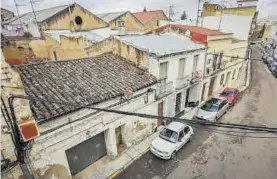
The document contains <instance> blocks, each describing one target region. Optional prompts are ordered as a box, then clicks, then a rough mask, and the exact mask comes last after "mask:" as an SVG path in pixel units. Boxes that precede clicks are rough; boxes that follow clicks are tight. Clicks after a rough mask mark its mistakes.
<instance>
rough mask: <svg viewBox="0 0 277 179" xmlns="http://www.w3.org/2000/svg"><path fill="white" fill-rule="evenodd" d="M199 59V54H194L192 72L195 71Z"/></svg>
mask: <svg viewBox="0 0 277 179" xmlns="http://www.w3.org/2000/svg"><path fill="white" fill-rule="evenodd" d="M198 61H199V55H194V57H193V72H196V70H197V66H198Z"/></svg>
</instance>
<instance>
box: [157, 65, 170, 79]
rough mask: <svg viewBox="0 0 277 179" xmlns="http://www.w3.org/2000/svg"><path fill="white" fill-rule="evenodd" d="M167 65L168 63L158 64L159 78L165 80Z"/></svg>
mask: <svg viewBox="0 0 277 179" xmlns="http://www.w3.org/2000/svg"><path fill="white" fill-rule="evenodd" d="M167 64H168V62H164V63H160V72H159V77H160V78H167Z"/></svg>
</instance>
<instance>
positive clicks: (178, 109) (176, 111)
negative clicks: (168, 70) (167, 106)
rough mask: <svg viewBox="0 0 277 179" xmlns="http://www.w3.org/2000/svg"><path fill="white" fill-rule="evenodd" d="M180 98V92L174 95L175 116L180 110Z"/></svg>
mask: <svg viewBox="0 0 277 179" xmlns="http://www.w3.org/2000/svg"><path fill="white" fill-rule="evenodd" d="M181 99H182V92H180V93H178V94H177V95H176V102H175V116H176V115H177V114H179V113H180V112H181Z"/></svg>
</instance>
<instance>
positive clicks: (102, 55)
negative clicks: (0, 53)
mask: <svg viewBox="0 0 277 179" xmlns="http://www.w3.org/2000/svg"><path fill="white" fill-rule="evenodd" d="M108 55H112V53H110V52H108V53H104V54H101V55H99V56H95V57H84V58H75V59H67V60H59V61H43V62H38V63H28V64H19V65H13V66H12V67H13V68H18V67H21V66H35V65H41V64H49V63H66V62H70V61H80V60H84V59H90V58H98V57H104V56H108Z"/></svg>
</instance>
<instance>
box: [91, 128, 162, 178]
mask: <svg viewBox="0 0 277 179" xmlns="http://www.w3.org/2000/svg"><path fill="white" fill-rule="evenodd" d="M160 130H162V127H161V128H159V129H158V132H156V133H154V134H151V135H150V136H148V137H147V138H146V139H144V140H143V141H142V142H140V143H139V144H137V145H133V146H131V147H130V148H128V150H126V151H125V152H123V153H121V154H120V155H119V156H117V157H116V158H115V159H114V160H111V161H110V162H109V163H107V164H106V165H105V166H102V167H99V169H96V171H95V172H94V173H92V174H91V175H90V176H89V177H87V178H88V179H106V178H109V179H112V178H114V177H116V176H117V175H118V174H119V173H120V172H121V171H122V170H124V169H125V168H127V167H128V166H129V165H130V164H131V163H132V162H134V161H135V160H137V159H138V158H139V157H141V156H142V155H143V154H145V153H146V152H147V151H148V150H149V146H150V144H151V142H152V141H153V140H154V139H155V138H156V137H157V136H158V135H159V132H160Z"/></svg>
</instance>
